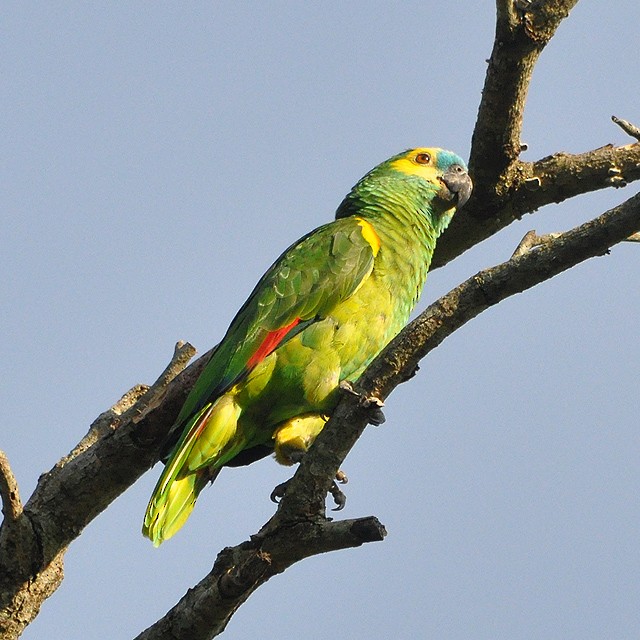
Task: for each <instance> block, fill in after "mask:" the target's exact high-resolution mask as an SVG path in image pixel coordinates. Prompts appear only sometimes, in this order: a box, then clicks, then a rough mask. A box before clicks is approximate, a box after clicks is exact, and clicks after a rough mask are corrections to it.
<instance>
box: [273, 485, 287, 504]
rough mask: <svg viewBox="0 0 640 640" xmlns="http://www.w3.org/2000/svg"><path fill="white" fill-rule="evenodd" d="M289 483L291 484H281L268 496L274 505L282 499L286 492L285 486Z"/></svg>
mask: <svg viewBox="0 0 640 640" xmlns="http://www.w3.org/2000/svg"><path fill="white" fill-rule="evenodd" d="M289 482H291V480H285V482H281V483H280V484H279V485H278V486H277V487H276V488H275V489H274V490H273V491H272V492H271V495H270V496H269V497H270V498H271V502H275V503H276V504H278V502H280V500H282V498H284V494H285V493H286V492H287V486H288V485H289Z"/></svg>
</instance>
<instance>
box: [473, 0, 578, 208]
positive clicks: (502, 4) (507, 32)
mask: <svg viewBox="0 0 640 640" xmlns="http://www.w3.org/2000/svg"><path fill="white" fill-rule="evenodd" d="M577 1H578V0H562V1H555V2H548V1H546V2H542V1H538V2H530V3H528V4H524V3H520V4H518V3H516V2H514V1H513V0H498V2H497V16H496V34H495V40H494V43H493V51H492V52H491V58H490V59H489V66H488V69H487V75H486V78H485V83H484V89H483V91H482V100H481V102H480V107H479V109H478V119H477V122H476V126H475V130H474V132H473V137H472V141H471V154H470V157H469V170H470V173H471V175H472V176H473V181H474V196H473V197H474V199H476V200H478V201H482V202H485V203H486V204H489V206H491V205H492V203H493V201H494V200H495V199H496V198H497V199H500V198H502V197H503V196H504V191H505V190H506V189H508V185H509V182H510V180H509V179H508V176H507V175H506V174H508V172H509V169H510V167H511V166H512V165H513V163H515V162H516V160H517V159H518V156H519V155H520V152H521V148H522V145H521V142H520V133H521V131H522V119H523V114H524V106H525V102H526V98H527V92H528V90H529V84H530V82H531V76H532V74H533V68H534V66H535V64H536V62H537V60H538V57H539V56H540V54H541V53H542V50H543V49H544V47H545V46H546V45H547V43H548V42H549V40H550V39H551V38H552V37H553V34H554V33H555V31H556V29H557V28H558V26H559V25H560V22H561V21H562V20H563V19H564V18H565V17H566V16H568V15H569V11H570V10H571V9H572V8H573V6H574V5H575V4H576V3H577ZM518 6H522V7H526V8H524V9H518Z"/></svg>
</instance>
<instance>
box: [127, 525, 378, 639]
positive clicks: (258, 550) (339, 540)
mask: <svg viewBox="0 0 640 640" xmlns="http://www.w3.org/2000/svg"><path fill="white" fill-rule="evenodd" d="M385 535H386V531H385V529H384V527H383V526H382V524H380V522H379V521H378V520H377V519H376V518H374V517H369V518H358V519H355V520H343V521H340V522H331V521H329V520H318V521H314V522H305V521H297V522H292V523H289V525H288V526H283V527H280V528H277V529H275V530H273V531H272V532H271V533H270V534H268V535H258V536H252V538H251V540H248V541H246V542H243V543H242V544H239V545H237V546H235V547H231V548H227V549H224V550H223V551H221V552H220V553H219V554H218V558H217V559H216V562H215V564H214V566H213V569H212V570H211V572H210V573H209V574H208V575H207V576H206V577H205V578H203V579H202V580H201V581H200V582H199V583H198V584H197V585H196V586H195V587H193V589H189V591H187V593H186V594H185V595H184V596H183V598H182V599H181V600H180V601H179V602H178V603H177V604H176V606H175V607H173V608H172V609H171V610H170V611H169V612H168V613H167V614H166V615H165V616H164V617H163V618H161V619H160V620H158V621H157V622H156V623H155V624H153V625H152V626H151V627H149V628H148V629H147V630H146V631H143V632H142V633H141V634H140V635H139V636H137V638H136V640H160V639H164V638H174V639H176V640H177V639H179V638H184V639H187V638H188V639H189V640H205V639H207V638H212V637H213V636H216V635H218V634H220V633H222V631H224V629H225V627H226V626H227V623H228V622H229V620H230V619H231V616H232V615H233V614H234V613H235V612H236V611H237V609H238V607H239V606H240V605H241V604H242V603H244V602H245V601H246V600H247V598H248V597H249V596H250V595H251V594H252V593H253V592H254V591H255V590H256V589H257V588H258V587H259V586H260V585H262V584H264V583H265V582H266V581H267V580H269V578H271V577H272V576H274V575H276V574H278V573H282V572H283V571H284V570H285V569H287V568H288V567H290V566H291V565H292V564H294V563H296V562H298V561H299V560H302V559H303V558H308V557H310V556H312V555H316V554H319V553H326V552H328V551H337V550H339V549H346V548H353V547H359V546H360V545H362V544H364V543H366V542H378V541H380V540H382V539H383V538H384V536H385Z"/></svg>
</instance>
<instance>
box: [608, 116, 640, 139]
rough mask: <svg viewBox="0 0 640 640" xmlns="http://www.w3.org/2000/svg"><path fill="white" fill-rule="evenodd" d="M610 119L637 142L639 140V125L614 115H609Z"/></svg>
mask: <svg viewBox="0 0 640 640" xmlns="http://www.w3.org/2000/svg"><path fill="white" fill-rule="evenodd" d="M611 119H612V120H613V121H614V122H615V123H616V124H617V125H618V126H619V127H620V128H621V129H622V130H623V131H624V132H625V133H626V134H627V135H630V136H631V137H632V138H635V139H636V140H637V141H638V142H640V127H636V125H635V124H631V123H630V122H628V121H627V120H623V119H622V118H617V117H616V116H611Z"/></svg>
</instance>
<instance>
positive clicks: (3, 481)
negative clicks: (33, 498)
mask: <svg viewBox="0 0 640 640" xmlns="http://www.w3.org/2000/svg"><path fill="white" fill-rule="evenodd" d="M0 498H1V499H2V513H3V514H4V517H5V519H7V520H9V521H10V522H15V521H16V520H17V519H18V518H19V517H20V516H21V515H22V501H21V500H20V493H19V491H18V481H17V480H16V477H15V476H14V475H13V471H12V470H11V466H10V465H9V459H8V458H7V454H6V453H5V452H4V451H0Z"/></svg>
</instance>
